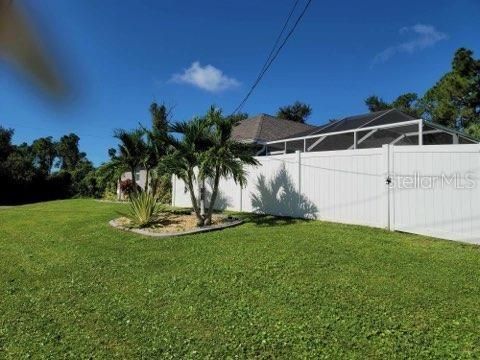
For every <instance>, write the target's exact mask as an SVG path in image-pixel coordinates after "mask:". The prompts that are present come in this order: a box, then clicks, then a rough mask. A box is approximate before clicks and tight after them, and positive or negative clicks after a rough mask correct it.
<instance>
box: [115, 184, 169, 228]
mask: <svg viewBox="0 0 480 360" xmlns="http://www.w3.org/2000/svg"><path fill="white" fill-rule="evenodd" d="M165 214H166V213H165V207H164V206H163V205H161V204H159V203H158V202H157V197H156V196H154V195H152V194H150V193H148V192H146V191H141V192H138V193H133V194H132V195H131V198H130V202H129V207H128V210H127V212H125V213H120V215H122V216H124V217H126V218H127V219H129V220H130V224H131V226H132V227H139V228H144V227H147V226H151V225H153V224H156V223H159V222H160V220H162V218H163V217H165V216H166V215H165Z"/></svg>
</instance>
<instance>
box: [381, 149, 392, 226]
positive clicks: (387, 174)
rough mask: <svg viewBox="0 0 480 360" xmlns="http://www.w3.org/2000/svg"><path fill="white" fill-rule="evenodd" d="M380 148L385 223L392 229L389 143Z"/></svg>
mask: <svg viewBox="0 0 480 360" xmlns="http://www.w3.org/2000/svg"><path fill="white" fill-rule="evenodd" d="M382 150H383V160H384V161H383V166H384V169H385V171H384V174H385V178H384V184H385V185H384V186H386V187H387V194H386V197H387V199H386V209H385V210H386V212H385V216H386V225H387V229H388V230H393V229H392V224H391V201H390V200H391V199H390V192H391V186H390V184H391V181H392V179H391V174H390V145H389V144H384V145H382Z"/></svg>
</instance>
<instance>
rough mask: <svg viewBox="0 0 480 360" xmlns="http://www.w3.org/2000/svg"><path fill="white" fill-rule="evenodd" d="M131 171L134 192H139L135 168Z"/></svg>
mask: <svg viewBox="0 0 480 360" xmlns="http://www.w3.org/2000/svg"><path fill="white" fill-rule="evenodd" d="M130 172H131V173H132V185H133V193H134V194H136V193H137V181H136V180H135V168H131V169H130Z"/></svg>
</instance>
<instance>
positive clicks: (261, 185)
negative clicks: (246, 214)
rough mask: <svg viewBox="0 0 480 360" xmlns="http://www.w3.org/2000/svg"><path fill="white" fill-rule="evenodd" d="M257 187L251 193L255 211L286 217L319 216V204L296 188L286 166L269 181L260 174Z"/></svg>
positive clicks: (307, 217)
mask: <svg viewBox="0 0 480 360" xmlns="http://www.w3.org/2000/svg"><path fill="white" fill-rule="evenodd" d="M255 187H256V191H255V192H254V193H252V194H251V202H252V208H253V211H254V212H255V213H258V214H263V215H275V216H280V217H284V218H302V219H316V218H317V213H318V209H317V206H316V205H315V204H314V203H313V202H311V201H310V200H309V199H308V198H307V197H306V196H305V195H303V194H301V193H299V192H298V191H297V190H296V188H295V185H294V183H293V181H292V179H291V177H290V175H289V174H288V172H287V170H286V169H285V166H282V167H281V168H280V169H279V170H278V172H277V173H276V174H275V176H274V177H273V178H272V179H271V180H269V181H267V179H266V178H265V176H264V175H259V176H258V177H257V183H256V185H255Z"/></svg>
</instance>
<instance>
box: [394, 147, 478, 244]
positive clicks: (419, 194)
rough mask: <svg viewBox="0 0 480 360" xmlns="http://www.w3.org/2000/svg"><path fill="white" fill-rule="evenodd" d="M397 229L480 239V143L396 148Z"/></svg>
mask: <svg viewBox="0 0 480 360" xmlns="http://www.w3.org/2000/svg"><path fill="white" fill-rule="evenodd" d="M390 151H391V152H392V156H391V162H392V166H391V168H392V169H393V171H392V174H391V177H392V179H393V183H392V187H393V191H392V194H393V195H392V201H393V203H394V206H393V209H394V210H393V213H392V214H391V224H392V230H401V231H406V232H412V233H417V234H424V235H430V236H436V237H440V238H446V239H452V240H461V241H465V242H473V243H478V242H480V181H479V180H480V154H479V152H480V146H479V145H478V144H475V145H429V146H398V147H392V148H391V150H390Z"/></svg>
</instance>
